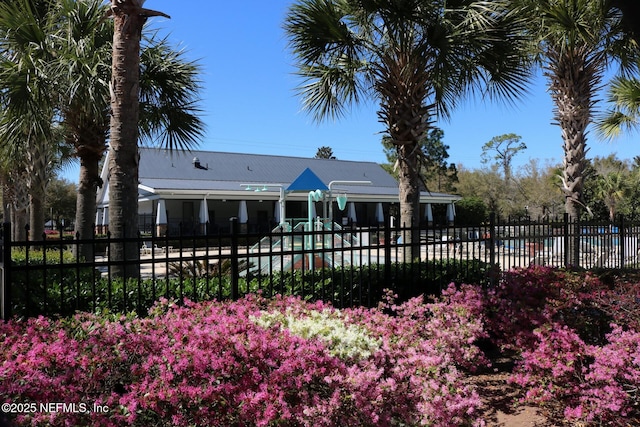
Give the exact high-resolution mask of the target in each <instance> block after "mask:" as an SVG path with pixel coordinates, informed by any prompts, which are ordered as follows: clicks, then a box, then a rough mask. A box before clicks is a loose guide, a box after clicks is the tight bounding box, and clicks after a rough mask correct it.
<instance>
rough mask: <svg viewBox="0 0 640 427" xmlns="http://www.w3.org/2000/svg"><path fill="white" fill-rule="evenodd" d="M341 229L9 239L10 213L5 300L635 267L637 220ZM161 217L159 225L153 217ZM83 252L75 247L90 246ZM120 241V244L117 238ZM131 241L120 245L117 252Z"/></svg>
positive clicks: (354, 298)
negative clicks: (540, 268)
mask: <svg viewBox="0 0 640 427" xmlns="http://www.w3.org/2000/svg"><path fill="white" fill-rule="evenodd" d="M494 218H495V217H494V216H493V215H492V216H491V221H490V222H489V223H488V224H484V225H482V226H474V227H461V226H456V225H452V226H444V227H434V226H423V227H403V228H400V227H397V228H391V227H389V226H388V224H387V226H381V227H372V228H360V229H343V228H341V227H338V226H337V225H335V224H324V223H321V222H318V223H316V224H314V226H313V227H312V230H307V229H306V228H308V227H305V226H304V224H303V223H301V224H299V226H298V227H293V228H291V227H286V228H285V229H276V230H274V231H272V232H271V233H266V234H265V233H262V234H257V233H246V232H241V231H240V227H239V224H238V223H237V220H236V219H232V220H231V223H230V231H226V232H224V233H223V232H220V233H218V234H209V235H202V236H198V235H197V234H196V233H190V234H189V235H188V236H186V235H181V234H179V235H176V236H171V235H167V236H154V235H140V236H138V237H135V238H124V239H122V238H121V239H115V238H111V237H110V236H107V237H96V236H91V237H90V238H89V239H81V238H79V237H78V236H76V237H75V238H73V239H56V240H47V239H46V236H43V238H42V239H41V240H26V241H15V242H14V241H12V240H11V237H10V236H11V233H10V230H11V228H10V227H11V226H10V224H4V228H3V240H2V246H1V248H2V257H1V259H2V261H3V263H2V281H1V282H0V286H1V288H2V289H1V292H0V309H1V311H2V312H1V313H0V314H1V316H2V318H3V319H8V318H10V317H12V316H14V315H17V316H36V315H40V314H43V315H54V316H67V315H70V314H72V313H74V312H75V311H77V310H82V311H104V310H111V311H118V312H129V311H136V312H137V313H139V314H144V313H146V311H147V310H148V309H149V308H150V307H151V306H152V305H153V303H154V302H155V301H157V300H158V299H159V298H167V299H170V300H173V299H176V300H182V299H183V298H189V299H191V300H194V301H201V300H205V299H213V298H215V299H237V298H239V297H240V296H242V295H245V294H247V293H251V292H258V291H260V292H262V293H263V294H266V295H274V294H294V295H299V296H301V297H302V298H307V299H322V300H326V301H330V302H332V303H333V304H334V305H336V306H338V307H344V306H352V305H367V306H371V305H375V304H377V302H378V301H379V300H380V298H381V297H382V294H383V290H384V289H386V288H388V289H392V290H394V291H395V292H396V293H397V294H399V296H400V298H408V297H411V296H415V295H420V294H437V293H439V292H440V291H441V289H442V288H443V287H444V286H446V285H448V284H449V283H450V282H451V281H456V282H462V281H474V282H480V283H483V284H485V285H489V284H491V283H492V281H493V280H495V278H496V277H497V272H498V271H499V270H500V269H509V268H513V267H523V266H528V265H531V264H539V265H549V266H561V267H567V266H570V265H572V266H575V267H581V268H636V267H637V265H638V259H637V258H638V249H639V247H638V239H639V238H640V225H638V224H635V223H626V222H625V221H624V219H622V218H620V219H619V220H618V221H617V222H616V224H607V223H593V222H589V223H587V222H576V221H570V220H569V218H568V217H567V216H566V215H565V216H564V218H562V219H559V220H556V221H546V222H532V221H520V222H502V223H501V222H499V221H496V220H495V219H494ZM152 229H155V227H152ZM87 248H89V253H90V254H91V256H89V257H88V258H86V257H85V258H83V257H81V256H77V255H76V254H80V253H87V252H86V250H87ZM119 249H120V250H119ZM122 249H124V253H122V251H121V250H122Z"/></svg>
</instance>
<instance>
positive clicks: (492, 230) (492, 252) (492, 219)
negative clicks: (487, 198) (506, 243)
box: [488, 212, 497, 269]
mask: <svg viewBox="0 0 640 427" xmlns="http://www.w3.org/2000/svg"><path fill="white" fill-rule="evenodd" d="M496 233H497V230H496V213H495V212H491V213H490V214H489V242H488V243H489V262H490V264H491V268H492V269H493V268H494V267H495V266H496Z"/></svg>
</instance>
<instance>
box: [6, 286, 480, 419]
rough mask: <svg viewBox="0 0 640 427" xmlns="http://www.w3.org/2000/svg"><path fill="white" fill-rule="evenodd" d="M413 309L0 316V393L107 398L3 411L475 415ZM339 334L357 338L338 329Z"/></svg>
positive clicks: (194, 309) (12, 398)
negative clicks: (88, 408) (1, 319)
mask: <svg viewBox="0 0 640 427" xmlns="http://www.w3.org/2000/svg"><path fill="white" fill-rule="evenodd" d="M425 310H426V311H428V310H427V309H425V307H424V304H423V305H422V306H421V305H420V304H419V303H418V302H417V301H412V302H411V303H407V304H406V305H400V306H398V307H397V310H396V312H395V314H393V315H389V314H385V313H384V312H383V310H381V309H364V308H358V309H345V310H337V309H335V308H333V307H331V306H330V305H327V304H324V303H320V302H316V303H306V302H304V301H302V300H301V299H299V298H275V299H273V300H266V299H263V298H260V297H247V298H244V299H242V300H240V301H237V302H230V303H220V302H209V303H201V304H192V303H189V302H187V303H186V304H185V306H182V307H179V306H176V305H175V304H172V303H170V302H168V301H164V302H163V303H161V304H159V305H156V306H155V307H154V308H153V309H152V310H151V311H150V315H149V317H147V318H144V319H141V318H133V317H119V316H115V315H108V316H95V315H88V314H81V315H77V316H75V317H73V318H71V319H67V320H58V321H52V320H48V319H46V318H42V317H41V318H36V319H30V320H27V321H12V322H7V323H4V324H1V325H0V340H1V341H2V345H1V346H0V360H2V361H3V362H2V363H1V364H0V398H1V399H2V400H3V401H5V402H25V401H29V402H46V401H55V402H68V403H72V402H86V403H90V404H93V403H94V402H95V403H99V404H102V405H107V406H108V407H109V408H110V411H109V412H108V413H99V412H91V413H65V412H57V413H39V412H36V413H26V414H20V415H19V416H18V417H17V421H18V422H20V423H21V424H25V425H26V424H29V425H34V426H37V425H47V426H56V425H102V426H118V425H127V426H129V425H132V426H136V425H140V426H147V425H155V426H201V425H202V426H205V425H206V426H229V425H250V426H274V425H289V426H343V425H358V426H385V425H447V426H456V425H471V424H472V423H479V420H478V419H477V418H478V415H477V414H476V411H477V408H478V407H479V405H480V401H479V398H478V396H477V394H476V393H475V392H474V390H473V388H472V387H471V386H470V385H468V384H466V383H465V381H464V377H463V375H462V374H461V373H460V372H459V371H458V370H457V368H456V366H455V365H454V363H453V360H452V358H451V356H450V355H449V354H448V353H447V351H443V350H442V348H440V346H439V344H438V343H437V342H436V341H433V340H430V339H424V338H423V337H424V336H425V334H428V331H427V329H426V328H427V327H428V322H429V316H422V318H421V319H420V320H419V321H418V322H416V319H415V318H413V314H411V315H410V314H409V313H414V314H415V313H418V312H424V313H426V311H425ZM285 313H286V316H292V319H301V320H302V321H303V322H302V323H306V324H307V325H309V326H310V328H311V327H312V326H313V325H314V324H315V323H318V322H320V323H322V324H323V325H324V329H322V328H319V329H314V330H313V332H312V331H311V329H309V332H305V331H304V330H301V329H296V327H293V328H290V327H291V326H292V325H296V323H297V322H287V321H285V320H284V319H283V315H285ZM257 319H263V320H264V321H256V320H257ZM305 319H306V320H305ZM316 326H318V327H319V326H320V325H316ZM417 331H421V332H420V333H418V334H416V332H417ZM342 332H347V333H348V334H354V335H355V336H357V337H359V338H356V339H354V340H345V339H342V338H340V337H341V336H342ZM336 339H337V341H336Z"/></svg>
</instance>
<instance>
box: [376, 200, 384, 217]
mask: <svg viewBox="0 0 640 427" xmlns="http://www.w3.org/2000/svg"><path fill="white" fill-rule="evenodd" d="M376 221H378V222H384V211H383V210H382V203H380V202H378V204H377V205H376Z"/></svg>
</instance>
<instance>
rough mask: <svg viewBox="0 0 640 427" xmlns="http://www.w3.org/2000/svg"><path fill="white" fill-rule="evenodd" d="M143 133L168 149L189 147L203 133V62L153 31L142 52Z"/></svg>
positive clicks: (193, 144) (154, 142)
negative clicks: (192, 57) (201, 66)
mask: <svg viewBox="0 0 640 427" xmlns="http://www.w3.org/2000/svg"><path fill="white" fill-rule="evenodd" d="M140 63H141V68H142V69H141V73H140V119H141V120H140V123H141V127H140V135H141V136H142V138H143V140H145V141H147V142H149V143H151V144H153V145H160V146H163V147H164V148H167V149H169V150H176V149H177V150H189V149H191V148H193V147H195V146H196V145H197V144H198V142H199V139H200V138H201V137H202V136H203V135H204V132H205V125H204V122H203V121H202V120H201V118H200V116H201V113H202V110H201V109H200V107H199V102H200V99H199V96H198V94H199V91H200V89H201V82H200V80H199V75H200V73H201V69H200V65H199V63H198V62H197V61H189V60H187V59H186V52H185V51H184V50H176V49H175V48H173V47H172V46H171V44H170V43H169V40H168V39H167V38H166V37H165V38H157V34H152V35H151V37H148V38H147V39H146V41H145V45H144V46H143V48H142V53H141V60H140Z"/></svg>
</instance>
